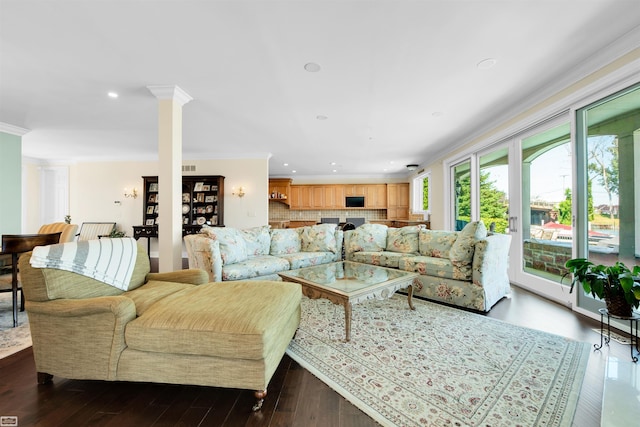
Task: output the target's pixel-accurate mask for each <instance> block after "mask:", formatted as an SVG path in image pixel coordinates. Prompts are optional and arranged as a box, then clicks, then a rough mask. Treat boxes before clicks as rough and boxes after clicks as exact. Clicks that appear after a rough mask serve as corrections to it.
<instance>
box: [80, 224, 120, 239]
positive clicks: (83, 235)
mask: <svg viewBox="0 0 640 427" xmlns="http://www.w3.org/2000/svg"><path fill="white" fill-rule="evenodd" d="M115 228H116V223H115V222H83V223H82V227H80V234H78V242H81V241H83V240H96V239H99V238H100V237H102V236H108V235H110V234H111V232H112V231H113V230H115Z"/></svg>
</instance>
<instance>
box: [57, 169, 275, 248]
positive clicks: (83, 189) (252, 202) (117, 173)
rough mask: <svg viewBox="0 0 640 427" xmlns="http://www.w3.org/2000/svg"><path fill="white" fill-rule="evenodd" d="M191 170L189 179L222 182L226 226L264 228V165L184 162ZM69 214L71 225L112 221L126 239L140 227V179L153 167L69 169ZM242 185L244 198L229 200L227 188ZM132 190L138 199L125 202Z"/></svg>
mask: <svg viewBox="0 0 640 427" xmlns="http://www.w3.org/2000/svg"><path fill="white" fill-rule="evenodd" d="M184 163H185V164H189V165H195V166H196V171H195V172H189V173H188V174H189V175H222V176H224V177H225V196H224V207H225V211H224V218H225V225H227V226H230V227H239V228H246V227H252V226H257V225H264V224H267V223H268V218H269V204H268V199H267V193H268V191H269V182H268V167H269V166H268V161H267V160H266V159H225V160H197V161H185V162H184ZM69 169H70V170H69V181H70V197H69V199H70V209H69V210H70V212H69V214H70V215H71V219H72V222H73V223H75V224H79V225H80V224H82V223H83V222H90V221H115V222H116V223H117V227H118V229H119V230H122V231H124V232H126V233H127V235H131V234H132V233H133V230H132V227H133V226H134V225H142V218H143V215H142V206H143V199H142V187H143V185H142V183H143V181H142V177H143V176H156V175H158V163H157V162H155V161H154V162H85V163H77V164H74V165H71V166H70V168H69ZM239 186H243V187H244V191H245V193H246V195H245V196H244V197H243V198H238V197H235V196H232V195H231V193H232V188H233V187H239ZM125 187H126V188H129V189H131V188H133V187H135V188H136V189H137V190H138V194H139V196H138V198H137V199H132V198H125V197H124V188H125Z"/></svg>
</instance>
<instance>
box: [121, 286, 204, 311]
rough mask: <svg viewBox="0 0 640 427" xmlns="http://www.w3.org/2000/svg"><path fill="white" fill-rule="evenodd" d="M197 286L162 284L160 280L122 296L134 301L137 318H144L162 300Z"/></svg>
mask: <svg viewBox="0 0 640 427" xmlns="http://www.w3.org/2000/svg"><path fill="white" fill-rule="evenodd" d="M194 286H195V285H189V284H186V283H175V282H161V281H158V280H150V281H148V282H147V283H145V285H144V286H142V287H140V288H138V289H134V290H133V291H127V292H125V293H124V294H122V296H126V297H128V298H131V299H132V300H133V303H134V304H135V306H136V316H142V315H143V314H144V312H145V311H147V309H148V308H149V307H151V306H152V305H153V304H155V303H156V302H158V301H160V300H161V299H162V298H164V297H167V296H169V295H173V294H175V293H176V292H182V291H184V290H186V289H191V288H193V287H194Z"/></svg>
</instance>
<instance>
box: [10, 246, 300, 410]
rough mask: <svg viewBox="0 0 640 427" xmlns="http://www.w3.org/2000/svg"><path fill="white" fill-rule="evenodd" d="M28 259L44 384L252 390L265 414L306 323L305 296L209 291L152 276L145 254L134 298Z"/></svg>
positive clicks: (183, 277)
mask: <svg viewBox="0 0 640 427" xmlns="http://www.w3.org/2000/svg"><path fill="white" fill-rule="evenodd" d="M30 258H31V253H28V254H25V255H23V256H22V257H21V258H20V264H19V265H20V272H21V276H22V283H23V286H24V292H25V297H26V310H27V313H28V316H29V324H30V327H31V336H32V340H33V354H34V357H35V362H36V369H37V371H38V381H39V382H49V381H51V378H52V376H53V375H55V376H61V377H65V378H72V379H94V380H108V381H145V382H159V383H174V384H193V385H202V386H216V387H228V388H240V389H250V390H254V391H255V394H256V397H257V398H258V403H257V404H256V406H255V407H254V409H256V410H257V409H259V407H260V406H261V404H262V399H263V398H264V396H265V395H266V388H267V384H268V383H269V381H270V379H271V377H272V375H273V373H274V372H275V370H276V368H277V366H278V364H279V362H280V360H281V358H282V356H283V355H284V352H285V350H286V348H287V346H288V344H289V342H290V340H291V338H292V337H293V335H294V334H295V331H296V330H297V327H298V324H299V321H300V299H301V296H302V293H301V289H300V286H299V285H297V284H294V283H286V282H270V281H253V282H247V281H237V282H227V283H208V282H209V275H208V274H207V273H206V272H204V271H202V270H183V271H177V272H173V273H149V259H148V257H147V254H146V252H145V251H144V249H142V248H140V247H139V246H138V253H137V256H136V264H135V268H134V272H133V276H132V278H131V282H130V285H129V290H127V291H122V290H120V289H117V288H115V287H113V286H109V285H107V284H105V283H103V282H100V281H98V280H95V279H92V278H89V277H85V276H83V275H80V274H77V273H73V272H69V271H63V270H58V269H54V268H33V267H32V266H31V265H30V262H29V261H30Z"/></svg>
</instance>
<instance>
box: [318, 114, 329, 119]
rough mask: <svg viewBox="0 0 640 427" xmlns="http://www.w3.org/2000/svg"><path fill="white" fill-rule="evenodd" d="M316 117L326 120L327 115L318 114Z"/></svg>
mask: <svg viewBox="0 0 640 427" xmlns="http://www.w3.org/2000/svg"><path fill="white" fill-rule="evenodd" d="M316 119H318V120H327V119H328V117H327V116H323V115H319V116H316Z"/></svg>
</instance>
